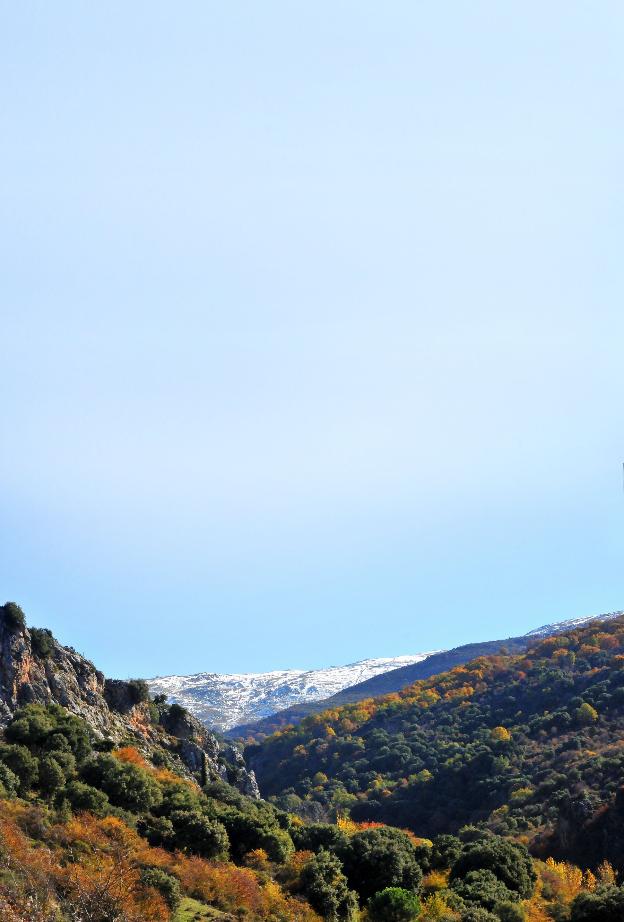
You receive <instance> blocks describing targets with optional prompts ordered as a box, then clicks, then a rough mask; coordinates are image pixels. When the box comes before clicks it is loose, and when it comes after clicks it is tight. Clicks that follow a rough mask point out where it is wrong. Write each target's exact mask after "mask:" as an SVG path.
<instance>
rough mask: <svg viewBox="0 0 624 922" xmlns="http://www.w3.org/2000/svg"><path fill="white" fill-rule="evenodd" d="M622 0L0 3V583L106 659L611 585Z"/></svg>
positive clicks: (290, 654) (105, 663)
mask: <svg viewBox="0 0 624 922" xmlns="http://www.w3.org/2000/svg"><path fill="white" fill-rule="evenodd" d="M623 47H624V7H623V6H622V4H621V3H620V2H608V0H605V2H600V3H588V2H585V0H583V2H570V0H566V2H555V0H553V2H548V3H544V2H543V0H540V2H526V0H525V2H522V3H501V2H499V0H490V2H480V0H465V2H463V0H460V2H456V3H439V2H433V0H431V2H416V0H409V2H407V0H406V2H393V3H384V4H380V3H377V2H363V0H353V2H340V0H339V2H331V3H329V2H321V3H318V2H317V3H308V4H302V3H292V2H286V0H284V2H271V0H267V2H262V3H258V2H251V0H249V2H237V0H231V2H227V3H216V2H205V0H201V2H199V0H198V2H191V0H189V2H184V3H181V4H179V3H162V2H156V0H149V2H133V3H128V2H113V0H107V2H106V3H100V4H93V3H84V2H82V0H65V2H63V3H50V2H47V0H45V2H44V0H42V2H32V0H23V2H20V3H14V2H10V0H3V2H1V3H0V137H1V141H0V207H1V209H2V221H1V224H0V289H1V301H0V312H1V324H0V343H1V348H2V373H1V377H0V381H1V384H0V433H1V439H2V444H1V446H0V518H1V527H0V595H2V596H3V598H2V601H4V599H14V600H16V601H18V602H20V603H21V604H22V606H23V607H24V609H25V611H26V613H27V616H28V619H29V621H30V623H32V624H36V625H47V626H49V627H51V628H52V629H53V630H54V632H55V634H56V635H57V636H58V637H59V638H60V639H61V640H62V641H63V642H65V643H68V644H72V645H73V646H75V647H76V648H77V649H79V650H80V651H81V652H84V653H85V654H87V655H88V656H90V657H91V658H92V659H94V660H95V661H96V662H97V664H98V665H99V666H100V667H101V668H103V669H104V670H105V671H107V672H108V673H109V674H111V675H118V676H127V675H146V676H150V675H154V674H158V673H160V674H163V673H171V672H178V673H182V672H196V671H202V670H215V671H253V670H265V669H271V668H281V667H287V666H293V667H312V666H321V665H328V664H335V663H340V662H350V661H354V660H356V659H360V658H363V657H366V656H382V655H393V654H399V653H408V652H416V651H420V650H426V649H431V648H440V647H446V646H450V645H456V644H459V643H462V642H467V641H470V640H476V639H489V638H493V637H500V636H506V635H510V634H514V633H520V632H523V631H526V630H528V629H530V628H533V627H535V626H537V625H539V624H540V623H543V622H545V621H549V620H555V619H563V618H570V617H575V616H580V615H585V614H591V613H598V612H601V611H610V610H613V609H617V608H624V570H623V566H622V564H623V561H624V529H623V525H624V496H623V491H622V467H621V465H622V460H623V459H624V426H623V424H624V399H623V398H624V371H623V364H624V363H623V356H624V278H623V266H624V263H623V261H622V245H623V239H624V220H623V206H624V111H623V109H624V58H623V56H622V48H623Z"/></svg>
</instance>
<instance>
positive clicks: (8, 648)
mask: <svg viewBox="0 0 624 922" xmlns="http://www.w3.org/2000/svg"><path fill="white" fill-rule="evenodd" d="M26 704H59V705H61V706H62V707H65V708H67V710H68V711H70V712H71V713H72V714H76V715H77V716H78V717H81V718H83V719H84V720H85V721H86V722H87V723H88V725H89V727H90V728H91V731H92V733H93V735H94V738H95V739H96V740H98V741H99V742H100V743H101V744H102V745H103V746H110V747H111V748H113V747H115V746H120V745H133V746H135V747H136V748H137V749H139V750H140V751H142V752H144V753H145V754H147V755H149V753H150V752H151V751H153V750H154V749H155V748H156V747H159V748H161V749H163V750H165V751H166V752H167V753H168V754H169V755H170V756H171V757H172V758H173V759H174V760H175V761H176V762H178V764H179V766H180V768H181V769H182V770H183V771H186V772H187V773H189V774H192V775H194V776H195V777H196V778H197V779H198V780H199V781H200V782H203V783H206V782H208V781H216V780H223V781H228V782H229V783H230V784H233V785H234V786H236V787H237V788H238V789H239V790H240V791H241V792H242V793H244V794H247V795H249V796H252V797H258V796H259V792H258V786H257V784H256V780H255V777H254V774H253V772H249V771H247V769H246V767H245V763H244V760H243V757H242V755H241V753H240V751H239V750H238V749H237V748H236V747H235V746H232V745H229V744H223V743H221V742H220V741H219V740H218V739H217V737H216V736H215V735H214V734H213V733H211V732H210V731H209V730H207V729H206V727H205V726H204V725H203V724H202V723H200V722H199V721H198V720H197V719H196V718H194V717H193V716H192V715H191V714H189V713H188V712H187V711H185V710H184V709H183V708H181V707H177V706H175V705H174V706H169V705H166V704H165V703H164V701H159V700H158V698H157V699H156V700H154V699H151V698H150V695H149V690H148V688H147V685H146V683H145V682H142V681H140V680H130V681H122V680H120V679H106V678H105V676H104V675H103V673H102V672H100V671H99V670H98V669H96V667H95V666H94V665H93V663H91V662H90V661H89V660H88V659H86V658H85V657H84V656H81V655H80V654H79V653H77V652H76V651H75V650H73V649H72V648H71V647H63V646H62V645H61V644H60V643H59V642H58V641H57V640H56V639H55V638H54V637H53V636H52V634H51V633H50V632H49V631H47V630H45V629H41V628H31V629H30V630H29V629H28V628H27V627H26V624H25V621H24V616H23V613H22V611H21V609H20V608H19V606H17V605H15V604H14V603H7V604H5V605H3V606H0V728H1V727H3V726H6V724H7V723H8V722H9V721H10V720H11V718H12V716H13V714H14V713H15V711H16V710H17V709H18V708H20V707H23V706H24V705H26ZM0 732H1V731H0Z"/></svg>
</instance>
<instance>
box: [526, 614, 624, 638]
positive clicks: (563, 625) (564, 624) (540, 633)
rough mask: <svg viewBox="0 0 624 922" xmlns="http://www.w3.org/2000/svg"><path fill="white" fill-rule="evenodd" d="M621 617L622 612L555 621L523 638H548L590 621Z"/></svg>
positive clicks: (529, 632) (582, 625) (537, 628)
mask: <svg viewBox="0 0 624 922" xmlns="http://www.w3.org/2000/svg"><path fill="white" fill-rule="evenodd" d="M622 615H624V611H611V612H608V613H607V614H605V615H587V617H585V618H571V619H570V620H569V621H555V622H554V623H553V624H543V625H542V627H536V628H535V630H533V631H528V633H527V634H525V637H548V636H550V635H551V634H563V633H565V631H571V630H573V629H574V628H575V627H584V626H585V625H586V624H589V623H590V621H610V620H611V619H612V618H619V617H621V616H622Z"/></svg>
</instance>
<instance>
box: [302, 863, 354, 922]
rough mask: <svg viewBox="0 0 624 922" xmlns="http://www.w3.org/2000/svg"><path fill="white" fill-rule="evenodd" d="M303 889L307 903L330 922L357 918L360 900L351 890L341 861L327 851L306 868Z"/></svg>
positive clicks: (303, 869)
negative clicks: (358, 900)
mask: <svg viewBox="0 0 624 922" xmlns="http://www.w3.org/2000/svg"><path fill="white" fill-rule="evenodd" d="M300 883H301V889H302V891H303V893H304V895H305V896H306V898H307V900H308V902H309V903H310V905H311V906H312V908H313V909H315V910H316V911H317V912H318V913H319V914H320V915H321V916H323V918H324V919H327V920H328V922H351V920H355V919H356V918H357V898H356V896H355V893H353V892H352V891H351V890H349V886H348V884H347V879H346V877H345V876H344V874H343V872H342V867H341V865H340V861H339V860H338V858H336V856H335V855H332V854H330V852H326V851H324V850H322V851H320V852H319V854H318V855H314V857H313V858H310V860H309V861H308V862H307V863H306V864H305V865H304V866H303V868H302V870H301V875H300Z"/></svg>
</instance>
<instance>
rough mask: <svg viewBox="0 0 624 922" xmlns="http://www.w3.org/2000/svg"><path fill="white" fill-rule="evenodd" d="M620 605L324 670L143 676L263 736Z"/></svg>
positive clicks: (214, 718)
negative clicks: (518, 631)
mask: <svg viewBox="0 0 624 922" xmlns="http://www.w3.org/2000/svg"><path fill="white" fill-rule="evenodd" d="M621 614H622V612H619V611H618V612H610V613H608V614H604V615H589V616H587V617H585V618H575V619H572V620H568V621H557V622H553V623H552V624H546V625H543V626H542V627H539V628H536V629H534V630H532V631H529V633H528V634H524V635H522V636H520V637H510V638H505V639H498V640H490V641H484V642H482V643H472V644H464V645H463V646H461V647H455V648H453V649H450V650H443V651H436V652H433V653H431V652H429V653H414V654H407V655H403V656H395V657H381V658H378V659H366V660H361V661H360V662H357V663H350V664H348V665H345V666H330V667H328V668H326V669H311V670H307V671H306V670H300V669H284V670H279V671H274V672H264V673H241V674H232V675H220V674H218V673H210V672H200V673H197V674H195V675H170V676H158V677H156V678H154V679H151V680H150V681H149V687H150V691H151V692H152V694H154V695H156V694H164V695H166V696H167V698H168V700H170V701H175V702H177V703H178V704H181V705H182V706H183V707H185V708H187V709H188V710H189V711H190V712H191V713H192V714H193V715H194V716H195V717H197V718H199V719H200V720H201V721H203V722H204V723H205V724H207V725H208V726H210V727H212V728H215V729H217V730H220V731H222V732H224V733H225V734H226V735H227V736H230V737H237V738H241V739H249V738H255V739H258V738H263V737H264V736H267V735H270V734H271V733H274V732H275V731H276V730H278V729H280V728H282V727H284V726H287V725H288V724H291V723H298V722H299V721H300V720H302V719H303V718H304V717H306V716H307V715H308V714H311V713H318V712H320V711H322V710H324V709H325V708H326V707H335V706H338V705H343V704H348V703H350V702H353V701H360V700H362V699H364V698H371V697H374V696H376V695H383V694H388V693H390V692H393V691H398V690H400V689H401V688H405V686H406V685H410V684H411V683H412V682H415V681H417V680H418V679H423V678H429V677H430V676H433V675H436V674H437V673H439V672H444V671H446V670H447V669H452V668H453V667H454V666H459V665H462V664H463V663H467V662H469V661H470V660H472V659H474V658H475V657H477V656H487V655H488V654H493V653H497V652H498V651H499V650H500V649H501V648H505V649H506V650H507V651H508V652H509V653H522V652H524V651H525V650H526V649H527V648H528V647H529V646H530V645H531V644H532V643H533V642H534V641H535V639H536V638H538V637H546V636H549V635H551V634H556V633H561V632H563V631H566V630H571V629H573V628H576V627H580V626H582V625H584V624H587V623H588V622H590V621H593V620H595V619H609V618H616V617H618V616H619V615H621Z"/></svg>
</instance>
